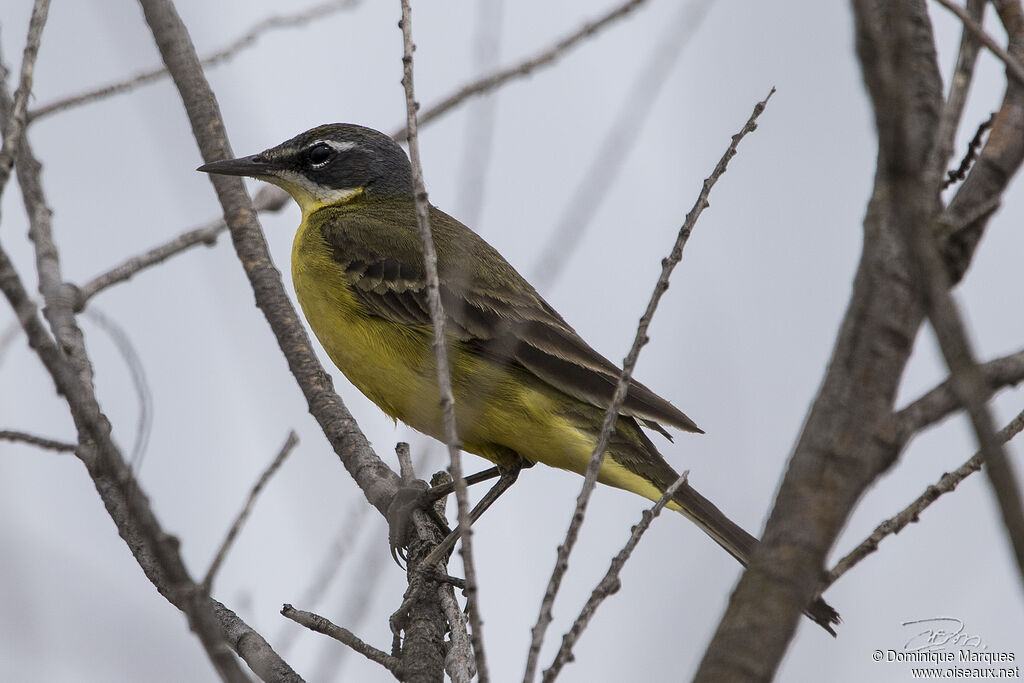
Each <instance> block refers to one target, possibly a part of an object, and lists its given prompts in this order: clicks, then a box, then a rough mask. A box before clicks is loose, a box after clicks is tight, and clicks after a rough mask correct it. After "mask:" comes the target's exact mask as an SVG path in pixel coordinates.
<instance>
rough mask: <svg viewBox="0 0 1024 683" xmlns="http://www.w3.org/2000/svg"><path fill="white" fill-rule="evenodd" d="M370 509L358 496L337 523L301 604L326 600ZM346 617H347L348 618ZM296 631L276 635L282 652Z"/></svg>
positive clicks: (313, 606) (313, 604)
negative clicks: (336, 529)
mask: <svg viewBox="0 0 1024 683" xmlns="http://www.w3.org/2000/svg"><path fill="white" fill-rule="evenodd" d="M371 509H372V508H370V507H368V506H367V505H365V504H364V502H363V500H361V499H358V500H355V502H354V504H353V505H352V506H351V507H350V508H349V509H348V510H347V511H346V513H345V515H344V517H343V518H342V522H341V524H339V525H338V531H337V532H336V533H335V534H334V540H333V541H332V542H331V544H330V547H329V548H327V550H326V552H324V554H323V557H322V558H321V559H320V561H319V563H318V567H317V568H316V570H315V571H314V572H313V577H312V578H311V579H310V581H309V584H308V585H307V586H306V588H305V590H303V591H302V593H301V595H299V599H298V602H299V603H300V604H303V605H307V606H308V607H310V609H316V608H317V607H318V606H319V605H320V603H321V602H322V601H323V598H324V595H325V594H326V593H327V589H328V587H329V586H330V585H331V582H332V581H333V580H334V578H335V577H336V576H337V575H338V572H339V571H340V570H341V567H342V566H343V565H344V563H345V560H346V559H347V558H348V556H349V553H350V552H351V551H352V547H353V546H354V545H355V542H356V539H357V538H358V534H359V532H360V531H361V530H362V528H363V518H364V517H365V516H366V514H367V513H368V512H369V511H370V510H371ZM380 575H381V573H380V572H377V573H376V574H374V575H373V576H374V577H376V576H380ZM374 585H375V584H374ZM369 590H370V588H368V587H367V586H366V585H365V584H364V585H361V588H360V591H361V592H362V593H364V594H365V593H367V592H368V591H369ZM346 621H348V620H347V619H346ZM296 633H298V631H296V630H295V629H285V630H282V631H281V632H280V633H279V634H278V636H277V637H276V638H275V639H274V642H276V643H277V649H278V650H280V651H281V654H282V655H283V656H287V654H288V652H289V651H290V650H291V647H292V644H293V643H294V641H295V635H296Z"/></svg>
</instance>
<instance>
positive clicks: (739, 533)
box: [672, 484, 839, 636]
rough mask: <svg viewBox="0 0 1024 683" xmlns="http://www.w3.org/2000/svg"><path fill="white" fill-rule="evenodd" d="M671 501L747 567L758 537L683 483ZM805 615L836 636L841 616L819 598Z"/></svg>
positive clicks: (809, 606) (806, 610)
mask: <svg viewBox="0 0 1024 683" xmlns="http://www.w3.org/2000/svg"><path fill="white" fill-rule="evenodd" d="M672 500H673V502H675V503H676V504H677V505H679V507H680V508H682V509H681V512H682V513H683V514H684V515H686V516H687V517H689V518H690V519H691V520H692V521H693V522H694V523H695V524H696V525H697V526H699V527H700V528H701V529H703V530H704V532H705V533H706V534H707V535H708V536H710V537H711V538H713V539H714V540H715V542H716V543H718V545H720V546H722V547H723V548H725V549H726V550H727V551H728V552H729V554H730V555H732V556H733V557H735V558H736V559H737V560H739V561H740V564H742V565H743V566H744V567H746V566H747V563H748V562H749V560H750V557H751V555H752V554H753V552H754V549H755V548H757V544H758V543H759V541H758V540H757V539H756V538H754V537H753V536H751V535H750V534H748V533H747V532H746V531H744V530H743V529H742V528H741V527H740V526H739V525H738V524H736V523H735V522H733V521H732V520H731V519H729V518H728V517H726V516H725V515H724V514H722V511H721V510H719V509H718V508H717V507H715V505H714V504H713V503H712V502H711V501H710V500H708V499H707V498H705V497H704V496H702V495H700V494H699V493H697V491H696V490H694V489H693V488H692V487H691V486H690V485H689V484H683V485H682V486H681V487H680V488H679V489H678V490H677V491H676V494H675V496H673V498H672ZM804 614H806V615H807V616H808V617H810V618H811V620H813V621H814V622H815V623H817V624H819V625H820V626H821V627H822V628H823V629H825V630H826V631H828V632H829V633H831V634H832V635H833V636H835V635H836V632H835V629H834V628H833V625H836V624H838V623H839V613H838V612H836V611H835V610H834V609H832V607H831V606H830V605H829V604H828V603H827V602H825V601H824V600H822V599H821V598H820V597H819V598H816V599H815V600H814V602H812V603H811V604H810V605H808V607H807V609H805V610H804Z"/></svg>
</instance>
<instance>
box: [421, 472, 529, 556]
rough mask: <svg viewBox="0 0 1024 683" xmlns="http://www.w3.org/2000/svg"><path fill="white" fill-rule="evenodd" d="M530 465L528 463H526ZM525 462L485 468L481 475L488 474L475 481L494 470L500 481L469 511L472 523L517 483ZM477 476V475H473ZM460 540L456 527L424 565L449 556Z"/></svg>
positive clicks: (489, 474)
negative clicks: (507, 467)
mask: <svg viewBox="0 0 1024 683" xmlns="http://www.w3.org/2000/svg"><path fill="white" fill-rule="evenodd" d="M526 466H528V465H526ZM523 467H524V464H523V462H522V461H520V462H519V463H518V464H516V465H515V466H514V467H513V468H512V469H507V470H506V469H501V468H498V467H494V468H491V469H490V470H484V471H483V472H480V473H479V475H488V476H486V477H484V478H481V479H476V480H475V481H484V480H485V479H490V478H492V477H493V476H494V474H492V473H491V471H492V470H496V471H497V473H498V481H497V482H496V483H495V484H494V486H492V487H491V488H490V490H489V491H488V492H487V493H485V494H484V497H483V498H481V499H480V501H479V502H478V503H477V504H476V506H475V507H474V508H473V509H472V510H470V512H469V520H468V521H469V524H470V525H472V524H473V523H474V522H476V520H478V519H480V515H482V514H484V512H485V511H486V510H487V508H489V507H491V505H492V504H493V503H494V501H496V500H498V498H499V497H500V496H501V494H503V493H505V491H508V490H509V488H511V487H512V484H514V483H516V479H518V478H519V473H520V472H521V471H522V469H523ZM473 476H477V475H473ZM466 482H467V483H469V477H467V478H466ZM458 540H459V530H458V528H456V529H455V530H454V531H452V532H450V533H449V534H448V535H447V536H445V538H444V540H443V541H441V542H440V543H439V544H438V546H437V547H436V548H434V549H433V550H431V551H430V554H428V555H427V556H426V557H425V558H423V563H422V565H421V566H423V567H433V566H434V565H435V564H437V563H438V562H439V561H441V560H442V559H443V558H445V557H447V556H448V553H450V552H451V550H452V548H454V547H455V542H456V541H458Z"/></svg>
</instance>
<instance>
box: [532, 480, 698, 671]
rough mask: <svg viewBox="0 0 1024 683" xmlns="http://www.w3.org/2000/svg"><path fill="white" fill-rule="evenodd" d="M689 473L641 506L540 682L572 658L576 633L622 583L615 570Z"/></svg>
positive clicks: (631, 553)
mask: <svg viewBox="0 0 1024 683" xmlns="http://www.w3.org/2000/svg"><path fill="white" fill-rule="evenodd" d="M689 476H690V471H689V470H687V471H685V472H683V473H682V474H681V475H680V476H679V478H678V479H676V480H675V481H674V482H672V484H671V485H670V486H669V487H668V488H667V489H665V493H663V494H662V496H661V498H659V499H658V502H656V503H655V504H654V505H653V506H652V507H651V508H650V509H647V510H644V512H643V515H642V516H641V518H640V522H639V523H637V524H636V525H634V526H633V528H632V529H630V534H629V538H628V539H627V540H626V545H624V546H623V547H622V550H620V551H619V552H618V554H617V555H615V557H614V558H612V562H611V565H610V566H609V567H608V571H607V572H605V575H604V576H603V577H602V578H601V580H600V581H599V582H598V584H597V586H595V587H594V590H593V591H591V593H590V597H589V598H588V599H587V602H586V604H585V605H583V609H582V610H580V613H579V616H577V617H576V621H574V622H573V624H572V628H570V629H569V630H568V632H566V634H565V635H563V636H562V646H561V647H560V648H558V654H556V655H555V659H554V661H552V662H551V666H550V667H548V668H547V669H546V670H545V671H544V675H543V677H542V679H541V680H543V681H544V683H551V682H552V681H554V680H555V678H557V677H558V674H559V673H560V672H561V671H562V668H563V667H564V666H565V665H566V664H568V663H569V662H571V661H572V660H573V654H572V649H573V648H574V647H575V646H576V641H577V640H579V638H580V636H581V635H583V631H584V629H586V628H587V625H588V624H589V623H590V620H591V619H592V618H593V617H594V614H595V613H596V612H597V608H598V607H600V606H601V603H602V602H604V601H605V599H606V598H608V597H609V596H611V595H613V594H615V593H617V592H618V591H619V588H621V587H622V581H621V580H620V579H619V574H621V573H622V568H623V567H625V566H626V562H627V561H628V560H629V558H630V557H631V556H632V555H633V550H635V549H636V546H637V544H639V543H640V539H641V538H643V535H644V533H646V532H647V529H648V528H649V527H650V526H651V522H653V521H654V518H655V517H657V516H658V515H659V514H660V513H661V510H662V508H664V507H665V505H666V504H667V503H668V502H669V501H670V500H672V496H674V495H675V493H676V491H677V490H679V487H680V486H682V485H683V484H685V483H686V479H687V478H688V477H689Z"/></svg>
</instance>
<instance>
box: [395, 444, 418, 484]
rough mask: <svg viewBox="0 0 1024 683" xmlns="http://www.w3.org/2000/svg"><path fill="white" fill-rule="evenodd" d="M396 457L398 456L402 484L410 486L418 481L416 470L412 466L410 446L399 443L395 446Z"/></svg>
mask: <svg viewBox="0 0 1024 683" xmlns="http://www.w3.org/2000/svg"><path fill="white" fill-rule="evenodd" d="M395 455H397V456H398V472H399V474H401V476H402V483H405V484H408V483H410V482H411V481H413V480H415V479H416V470H415V468H413V466H412V454H411V453H410V452H409V444H407V443H406V442H404V441H399V442H398V443H397V444H395Z"/></svg>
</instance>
